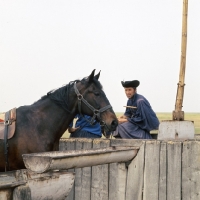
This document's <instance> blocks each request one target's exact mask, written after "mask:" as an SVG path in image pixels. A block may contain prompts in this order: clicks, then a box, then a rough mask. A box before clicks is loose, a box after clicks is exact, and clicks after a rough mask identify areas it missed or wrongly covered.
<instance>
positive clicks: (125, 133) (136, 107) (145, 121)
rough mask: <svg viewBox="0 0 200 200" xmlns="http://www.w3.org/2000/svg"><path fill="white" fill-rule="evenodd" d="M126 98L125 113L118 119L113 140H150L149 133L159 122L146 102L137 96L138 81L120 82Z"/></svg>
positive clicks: (142, 97)
mask: <svg viewBox="0 0 200 200" xmlns="http://www.w3.org/2000/svg"><path fill="white" fill-rule="evenodd" d="M121 83H122V86H123V87H124V89H125V93H126V96H127V97H128V101H127V106H126V111H125V113H124V115H123V116H121V117H119V118H118V123H119V125H118V127H117V129H116V131H114V132H113V136H114V137H115V138H132V139H152V137H151V135H150V131H151V130H154V129H158V126H159V120H158V118H157V116H156V114H155V112H154V111H153V110H152V108H151V105H150V104H149V102H148V100H147V99H146V98H145V97H144V96H142V95H140V94H137V89H136V88H137V87H138V86H139V84H140V82H139V81H138V80H134V81H125V82H123V81H122V82H121Z"/></svg>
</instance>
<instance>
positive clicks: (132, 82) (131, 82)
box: [121, 80, 140, 88]
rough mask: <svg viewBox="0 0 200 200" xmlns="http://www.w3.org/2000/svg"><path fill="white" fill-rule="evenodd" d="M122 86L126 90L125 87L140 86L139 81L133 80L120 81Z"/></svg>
mask: <svg viewBox="0 0 200 200" xmlns="http://www.w3.org/2000/svg"><path fill="white" fill-rule="evenodd" d="M121 83H122V86H123V87H125V88H127V87H138V86H139V85H140V81H138V80H134V81H125V82H124V81H121Z"/></svg>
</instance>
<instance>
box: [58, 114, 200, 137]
mask: <svg viewBox="0 0 200 200" xmlns="http://www.w3.org/2000/svg"><path fill="white" fill-rule="evenodd" d="M116 115H117V116H120V115H123V113H121V112H117V113H116ZM156 115H157V117H158V119H159V121H160V122H161V121H163V120H172V113H156ZM185 120H188V121H193V122H194V127H195V133H196V134H200V113H185ZM152 133H157V132H155V131H154V132H152ZM68 137H69V133H68V131H66V132H65V133H64V134H63V136H62V138H68Z"/></svg>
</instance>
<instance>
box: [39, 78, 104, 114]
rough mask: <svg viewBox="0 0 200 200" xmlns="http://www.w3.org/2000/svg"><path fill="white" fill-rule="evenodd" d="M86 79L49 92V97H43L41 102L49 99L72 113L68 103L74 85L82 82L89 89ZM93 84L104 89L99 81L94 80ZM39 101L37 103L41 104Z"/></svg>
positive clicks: (71, 82)
mask: <svg viewBox="0 0 200 200" xmlns="http://www.w3.org/2000/svg"><path fill="white" fill-rule="evenodd" d="M86 78H87V77H86ZM86 78H83V79H82V80H74V81H70V82H69V83H68V84H66V85H64V86H62V87H61V88H58V89H53V90H51V91H49V92H48V93H47V95H44V96H42V97H41V99H40V100H39V101H42V100H44V99H47V98H49V99H51V100H52V101H53V102H55V103H56V104H57V105H59V106H61V107H62V108H63V109H64V110H66V111H67V112H68V113H69V112H70V109H69V103H68V102H69V94H70V92H71V91H72V90H73V91H74V87H73V85H74V83H78V82H80V81H81V83H83V84H86V87H88V86H89V83H88V82H87V81H86ZM93 83H94V84H95V86H96V87H98V88H99V89H103V87H102V85H101V83H100V82H99V81H98V80H97V79H93ZM39 101H37V102H39ZM37 102H36V103H37Z"/></svg>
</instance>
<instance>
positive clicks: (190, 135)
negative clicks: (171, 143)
mask: <svg viewBox="0 0 200 200" xmlns="http://www.w3.org/2000/svg"><path fill="white" fill-rule="evenodd" d="M187 10H188V0H183V19H182V44H181V64H180V74H179V82H178V88H177V94H176V104H175V110H174V111H173V117H172V118H173V119H172V120H164V121H161V123H160V125H159V129H158V139H159V140H165V139H167V140H174V139H175V140H177V139H184V140H185V139H194V134H195V129H194V122H193V121H188V120H184V112H183V111H182V107H183V106H182V105H183V94H184V86H185V83H184V79H185V63H186V46H187Z"/></svg>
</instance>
